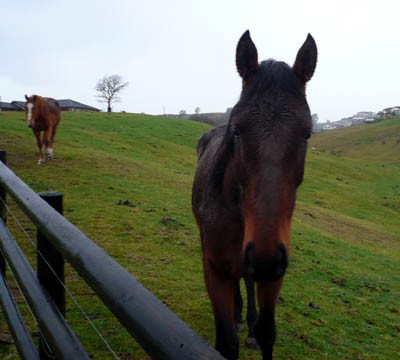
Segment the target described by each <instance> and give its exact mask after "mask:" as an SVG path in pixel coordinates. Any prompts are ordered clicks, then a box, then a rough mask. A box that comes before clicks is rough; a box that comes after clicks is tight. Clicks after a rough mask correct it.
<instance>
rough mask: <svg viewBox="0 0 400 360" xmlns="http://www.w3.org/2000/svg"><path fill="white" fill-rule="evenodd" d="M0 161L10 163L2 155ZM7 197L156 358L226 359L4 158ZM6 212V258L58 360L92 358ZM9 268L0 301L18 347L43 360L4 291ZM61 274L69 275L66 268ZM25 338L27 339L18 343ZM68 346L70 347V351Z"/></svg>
mask: <svg viewBox="0 0 400 360" xmlns="http://www.w3.org/2000/svg"><path fill="white" fill-rule="evenodd" d="M0 156H1V157H0V159H2V160H5V154H4V153H3V154H2V155H1V153H0ZM5 193H7V194H8V195H10V196H11V197H12V198H13V200H14V201H15V202H16V203H17V205H18V206H19V207H20V208H21V209H22V210H23V211H24V213H25V214H26V215H27V216H28V217H29V218H30V220H31V221H32V222H33V224H35V226H36V227H37V230H38V233H39V234H40V235H39V236H38V238H39V237H41V236H42V237H43V238H44V239H46V240H45V241H48V242H49V244H51V246H52V247H54V249H52V250H51V251H56V252H59V254H60V255H61V256H62V257H63V258H64V259H65V260H66V261H68V262H69V263H70V264H71V265H72V266H73V267H74V268H75V270H76V271H77V272H78V274H79V275H80V276H81V277H82V278H83V279H84V280H85V281H86V282H87V284H88V285H89V286H90V287H91V288H92V289H93V290H94V291H95V292H96V294H97V295H98V296H99V298H100V299H101V300H102V301H103V302H104V304H105V305H106V306H107V307H108V308H109V309H110V310H111V311H112V312H113V314H114V315H115V316H116V318H117V319H118V320H119V321H120V323H121V324H122V325H123V326H124V327H125V328H126V329H127V330H128V332H129V333H130V334H131V336H133V337H134V338H135V339H136V340H137V341H138V342H139V343H140V345H141V346H142V347H143V349H144V350H145V351H146V352H147V353H148V354H149V355H150V356H151V357H152V358H154V359H174V360H176V359H196V360H198V359H222V357H221V355H220V354H219V353H218V352H217V351H216V350H215V349H213V348H212V347H210V346H209V344H208V343H207V342H206V341H205V340H204V339H202V338H201V337H200V336H199V335H197V334H196V333H195V332H194V331H193V330H192V329H190V328H189V326H188V325H187V324H186V323H184V322H183V321H182V320H181V319H180V318H178V317H177V316H176V315H175V314H174V313H173V312H172V311H171V310H170V309H168V308H167V307H166V306H165V305H164V304H163V303H162V302H161V301H159V300H158V299H157V298H156V297H155V296H154V295H153V294H152V293H151V292H149V291H148V290H147V289H146V288H144V287H143V286H142V285H141V284H140V283H139V282H138V281H137V280H136V279H135V278H134V277H133V276H132V275H130V274H129V273H128V272H127V271H126V270H125V269H124V268H123V267H122V266H121V265H119V264H118V263H117V262H116V261H115V260H114V259H112V258H111V257H110V256H109V255H107V254H106V253H105V252H104V251H103V250H102V249H101V248H100V247H99V246H97V245H96V244H95V243H94V242H93V241H92V240H90V239H89V238H88V237H87V236H86V235H85V234H83V233H82V232H81V231H80V230H79V229H77V228H76V227H75V226H74V225H72V224H71V223H70V222H69V221H68V220H67V219H65V218H64V217H63V216H62V215H61V214H60V213H59V212H58V211H56V210H54V209H53V207H52V206H51V205H49V204H48V203H47V202H46V201H45V200H44V199H42V198H41V197H40V196H39V195H38V194H36V193H34V192H33V191H32V190H31V189H30V188H29V187H28V186H27V185H26V184H25V183H24V182H23V181H22V180H20V179H19V178H18V177H17V176H16V175H15V174H14V173H13V172H12V171H11V170H10V169H9V168H8V167H7V166H6V165H5V164H3V163H2V162H1V161H0V196H1V197H2V199H3V201H5ZM45 196H46V195H45ZM47 200H48V199H47ZM3 207H4V205H3V204H2V202H1V201H0V216H1V219H0V250H1V254H2V257H4V258H5V259H6V261H7V263H8V265H9V266H10V268H11V270H12V272H13V274H14V276H15V278H16V279H17V281H18V283H19V285H20V287H21V289H22V291H23V293H24V296H25V297H26V299H27V301H28V303H29V306H30V308H31V310H32V312H33V314H34V315H35V318H36V320H37V322H38V324H39V328H40V331H41V333H42V334H43V335H44V337H45V340H46V342H47V344H48V345H49V346H50V348H51V350H52V351H53V352H54V354H55V355H56V358H59V359H87V358H88V355H87V354H86V352H85V350H84V349H83V347H82V345H81V344H80V342H79V341H78V339H77V338H76V336H75V335H74V333H73V331H72V330H71V329H70V328H69V326H68V324H67V323H66V321H65V319H64V316H63V311H64V309H63V305H62V300H61V304H60V301H57V300H56V301H54V299H52V300H50V301H49V299H50V295H49V293H48V291H47V292H46V291H43V286H41V285H40V284H42V283H41V282H39V280H38V277H37V276H36V274H34V272H33V269H32V267H31V266H30V265H29V263H28V261H27V260H26V258H25V257H24V255H23V253H22V251H21V250H20V249H19V247H18V245H17V243H16V242H15V240H14V239H13V238H12V236H11V234H10V233H9V231H8V230H7V228H6V224H5V220H6V211H5V209H3ZM1 264H2V261H1V259H0V265H1ZM4 270H5V269H4V267H3V268H2V270H1V272H2V276H1V277H2V279H0V280H1V281H0V292H1V293H2V294H3V293H4V294H5V295H4V296H2V298H3V297H4V299H0V300H1V303H2V306H3V310H4V312H5V313H8V314H9V315H6V317H7V321H8V322H9V327H10V329H11V333H12V335H13V338H14V341H15V343H16V346H17V349H18V351H19V354H20V356H21V357H22V358H26V359H35V358H38V355H37V352H36V350H35V349H34V348H33V342H32V340H31V339H29V338H30V335H29V333H28V331H27V329H26V328H25V326H24V324H23V320H22V318H21V315H20V314H19V312H18V309H17V308H16V306H15V304H13V299H12V298H11V296H10V295H9V292H8V291H6V290H7V284H6V283H5V281H4V280H5V277H4ZM59 271H60V274H61V277H63V276H62V274H63V268H61V269H59ZM42 285H43V284H42ZM3 290H4V291H3ZM56 302H58V304H57V305H56ZM11 317H12V319H9V318H11ZM10 324H11V325H10ZM21 337H23V338H24V340H23V341H19V339H21ZM65 344H69V346H68V348H67V349H66V346H65ZM40 357H42V354H40Z"/></svg>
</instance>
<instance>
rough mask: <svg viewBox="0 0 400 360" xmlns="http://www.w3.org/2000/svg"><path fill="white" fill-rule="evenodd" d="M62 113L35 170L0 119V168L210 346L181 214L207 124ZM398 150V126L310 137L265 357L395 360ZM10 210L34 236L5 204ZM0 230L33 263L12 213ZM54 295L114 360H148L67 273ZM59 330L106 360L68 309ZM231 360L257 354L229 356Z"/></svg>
mask: <svg viewBox="0 0 400 360" xmlns="http://www.w3.org/2000/svg"><path fill="white" fill-rule="evenodd" d="M62 115H63V117H62V122H61V124H60V127H59V132H58V134H57V138H56V146H55V160H53V161H52V162H47V163H46V164H44V165H40V166H39V165H37V159H38V154H37V150H36V145H35V140H34V137H33V135H32V133H31V130H30V129H28V128H27V127H26V125H25V123H24V121H23V114H22V113H0V149H4V150H6V151H7V163H8V166H9V167H10V168H11V169H12V170H13V171H14V172H15V173H16V174H17V175H18V176H19V177H20V178H21V179H22V180H23V181H24V182H26V183H27V184H28V185H29V186H31V187H32V188H33V189H34V190H35V191H44V190H57V191H61V192H63V193H64V215H65V216H66V217H67V218H68V219H69V220H70V221H71V222H72V223H74V224H75V225H76V226H77V227H78V228H79V229H81V230H82V231H83V232H84V233H85V234H86V235H87V236H89V237H90V238H91V239H92V240H93V241H95V242H96V243H97V244H98V245H100V246H101V247H102V248H103V249H104V250H105V251H107V252H108V253H109V254H110V255H111V256H112V257H114V258H115V259H116V260H117V261H118V262H119V263H121V265H123V266H124V267H125V268H126V269H127V270H128V271H129V272H130V273H131V274H132V275H133V276H135V277H136V278H137V279H138V280H139V281H141V282H142V283H143V285H144V286H146V287H147V288H148V289H149V290H151V291H152V292H153V293H154V294H155V295H156V296H157V297H158V298H159V299H160V300H162V301H163V302H165V303H166V304H167V305H168V306H169V307H170V308H171V309H172V310H173V311H174V312H176V313H177V314H178V315H179V316H180V317H181V318H182V319H183V320H184V321H186V322H187V323H188V324H189V326H190V327H192V328H193V329H194V330H195V331H196V332H198V333H199V334H200V335H201V336H203V337H204V338H206V339H207V340H208V341H209V342H210V343H211V344H212V343H213V341H214V340H213V338H214V328H213V317H212V314H211V309H210V304H209V300H208V297H207V294H206V292H205V287H204V281H203V274H202V266H201V251H200V244H199V239H198V237H199V236H198V231H197V228H196V226H195V222H194V219H193V216H192V214H191V207H190V197H191V185H192V181H193V175H194V169H195V165H196V152H195V148H196V142H197V139H198V138H199V137H200V135H201V134H202V133H203V132H204V131H205V130H207V129H208V128H209V126H208V125H205V124H200V123H195V122H191V121H188V120H178V119H163V118H158V117H153V116H147V115H131V114H104V113H97V114H95V113H93V114H92V113H87V114H85V113H63V114H62ZM399 139H400V119H398V118H397V119H392V120H387V121H384V122H381V123H377V124H372V125H365V126H358V127H352V128H347V129H342V130H334V131H329V132H324V133H321V134H318V135H315V136H314V137H313V138H312V139H311V141H310V147H309V153H308V156H307V164H306V173H305V178H304V183H303V185H302V186H301V188H300V190H299V193H298V200H297V205H296V211H295V215H294V218H293V226H292V255H291V261H290V266H289V269H288V272H287V276H286V281H285V284H284V287H283V291H282V301H281V302H280V303H279V304H278V306H277V329H278V338H277V342H276V347H275V356H276V359H382V360H383V359H396V358H400V310H399V304H400V241H399V233H400V221H399V215H400V143H398V142H400V141H398V140H399ZM311 148H312V149H311ZM126 200H127V201H128V202H129V205H130V206H126V205H123V203H124V202H125V201H126ZM10 208H11V210H12V211H13V212H14V213H15V214H16V215H18V217H19V219H20V220H19V221H20V222H21V224H22V227H23V228H24V229H25V233H27V234H28V235H30V236H31V237H32V238H34V230H33V229H32V226H31V225H30V224H29V221H28V220H26V219H25V218H24V216H23V215H21V214H20V212H19V211H18V209H16V208H15V205H13V204H12V203H11V201H10ZM8 223H9V226H10V228H11V230H12V232H13V234H14V235H15V237H16V238H17V240H18V242H19V243H20V246H21V247H23V248H24V249H25V250H26V252H27V253H28V254H29V257H30V259H31V261H32V264H35V259H34V257H33V253H34V250H33V246H32V244H31V243H30V242H29V241H28V240H27V239H26V236H25V234H23V233H22V232H21V230H19V226H17V225H16V224H15V221H14V219H13V217H12V216H11V215H9V220H8ZM9 273H10V271H8V277H9V278H10V281H11V282H12V279H11V276H10V274H9ZM66 283H67V286H68V288H69V289H70V291H71V292H73V293H74V295H75V296H76V298H77V299H78V301H79V302H80V304H81V306H82V308H83V309H84V310H85V312H86V313H87V314H88V316H89V317H90V319H91V320H92V321H93V322H94V323H95V325H96V326H97V327H98V328H99V329H100V330H101V332H102V333H103V335H104V336H105V338H106V339H107V341H108V342H109V343H110V345H111V346H112V348H113V349H114V351H115V352H116V353H117V354H118V356H119V357H120V358H121V359H147V356H146V355H145V354H144V352H143V350H141V349H140V348H139V346H138V345H137V344H136V343H135V342H134V340H132V339H131V338H130V337H129V336H128V334H127V332H126V331H125V330H124V329H123V328H121V327H120V326H119V324H118V323H117V322H116V321H115V320H113V319H112V316H111V315H110V313H109V312H108V310H107V309H105V308H104V306H103V305H102V304H101V303H100V302H99V301H98V300H97V299H96V297H95V296H94V294H93V291H92V290H91V289H90V288H88V287H87V286H86V285H85V284H84V283H83V282H82V281H81V280H80V279H79V277H78V276H77V274H76V273H75V272H74V271H73V270H72V269H71V268H70V267H67V275H66ZM19 303H20V306H21V311H22V312H23V313H24V314H27V318H28V320H27V321H28V322H29V323H30V326H31V327H32V331H33V332H35V333H36V332H37V331H36V327H35V325H34V324H33V321H32V320H31V319H30V318H29V317H30V316H29V314H28V312H27V310H26V309H25V307H24V305H23V302H22V301H19ZM67 318H68V320H69V321H70V323H71V324H72V326H73V329H74V330H75V331H76V332H77V333H78V335H79V337H80V339H81V341H82V343H83V344H84V346H85V348H86V349H87V350H88V352H89V353H90V354H91V355H92V357H93V358H94V359H109V358H110V359H111V358H112V356H111V355H110V354H109V352H107V350H106V347H105V346H104V345H103V344H102V343H101V342H100V340H99V339H98V337H97V336H96V334H95V333H94V331H93V330H92V329H91V327H90V325H89V324H87V322H86V321H84V320H82V319H83V316H82V315H81V314H80V312H79V310H78V309H77V308H76V306H75V305H74V304H73V302H72V301H71V300H70V299H67ZM4 336H5V337H7V329H6V325H5V321H4V316H3V315H0V339H1V338H2V337H4ZM244 337H245V334H242V335H241V344H243V341H244ZM0 357H1V358H7V359H15V358H18V357H17V355H16V351H15V349H14V346H13V345H6V344H1V343H0ZM240 358H241V359H260V358H261V356H260V354H259V353H257V352H254V351H248V350H246V349H245V348H244V347H243V346H241V352H240Z"/></svg>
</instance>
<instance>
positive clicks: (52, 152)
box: [47, 124, 57, 160]
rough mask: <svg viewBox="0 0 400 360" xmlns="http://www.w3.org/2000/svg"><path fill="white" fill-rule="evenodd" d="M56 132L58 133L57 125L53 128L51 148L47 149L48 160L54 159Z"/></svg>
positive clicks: (50, 141) (50, 140)
mask: <svg viewBox="0 0 400 360" xmlns="http://www.w3.org/2000/svg"><path fill="white" fill-rule="evenodd" d="M56 132H57V124H55V125H53V127H52V128H51V134H50V139H49V146H48V148H47V158H48V159H49V160H53V159H54V138H55V136H56Z"/></svg>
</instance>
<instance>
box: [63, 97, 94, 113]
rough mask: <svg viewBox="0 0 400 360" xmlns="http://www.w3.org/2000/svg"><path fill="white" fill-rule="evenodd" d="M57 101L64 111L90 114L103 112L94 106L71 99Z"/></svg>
mask: <svg viewBox="0 0 400 360" xmlns="http://www.w3.org/2000/svg"><path fill="white" fill-rule="evenodd" d="M57 101H58V102H59V104H60V107H61V110H62V111H89V112H99V111H101V110H100V109H97V108H95V107H93V106H89V105H85V104H82V103H80V102H78V101H75V100H71V99H63V100H57Z"/></svg>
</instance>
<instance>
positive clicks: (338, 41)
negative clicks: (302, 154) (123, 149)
mask: <svg viewBox="0 0 400 360" xmlns="http://www.w3.org/2000/svg"><path fill="white" fill-rule="evenodd" d="M399 14H400V1H399V0H379V1H377V0H374V1H370V0H336V1H329V2H328V1H321V0H280V1H278V0H275V1H269V0H262V1H258V0H256V1H252V0H246V1H244V0H241V1H237V0H198V1H191V0H145V1H143V0H141V1H138V0H131V1H129V0H112V1H110V0H107V1H105V0H96V1H94V0H93V1H92V0H87V1H84V0H79V1H77V0H68V1H67V0H38V1H32V0H29V1H25V0H12V1H3V2H2V4H1V6H0V96H1V97H2V101H5V102H11V101H12V100H23V98H24V94H39V95H43V96H51V97H54V98H56V99H73V100H76V101H79V102H83V103H86V104H88V105H92V106H95V107H99V108H101V109H103V110H105V109H106V106H105V104H102V103H99V102H97V100H96V96H95V95H96V91H95V90H94V87H95V85H96V82H97V81H98V80H99V79H100V78H101V77H103V76H104V75H105V74H109V75H111V74H118V75H121V76H122V78H123V79H124V80H125V81H128V82H129V87H128V88H127V89H126V90H125V91H124V92H123V93H122V102H121V103H119V104H116V105H115V107H114V110H116V111H120V110H125V111H128V112H136V113H140V112H145V113H149V114H162V113H163V112H164V108H165V111H166V112H167V113H178V112H179V111H180V110H182V109H184V110H186V111H187V112H188V113H193V112H194V110H195V108H196V107H199V108H200V109H201V112H221V111H222V112H223V111H225V110H226V109H227V108H228V107H232V106H233V105H234V104H235V103H236V101H237V99H238V96H239V93H240V87H241V81H240V78H239V77H238V75H237V72H236V69H235V50H236V44H237V41H238V39H239V38H240V36H241V35H242V33H243V32H244V31H245V30H247V29H249V30H250V34H251V37H252V39H253V41H254V43H255V44H256V46H257V49H258V55H259V60H264V59H267V58H274V59H277V60H283V61H285V62H287V63H288V64H290V65H292V64H293V62H294V59H295V57H296V54H297V51H298V49H299V48H300V46H301V45H302V44H303V42H304V40H305V39H306V36H307V34H308V33H311V34H312V35H313V37H314V38H315V40H316V42H317V46H318V52H319V54H318V64H317V69H316V71H315V74H314V77H313V79H312V80H311V81H310V83H309V85H308V87H307V94H308V102H309V105H310V108H311V111H312V112H313V113H317V114H318V115H319V117H320V121H325V120H332V121H334V120H339V119H340V118H342V117H346V116H351V115H353V114H355V113H356V112H358V111H379V110H381V109H383V108H385V107H389V106H395V105H400V71H399V70H400V45H399V44H400V26H399V25H400V21H399Z"/></svg>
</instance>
